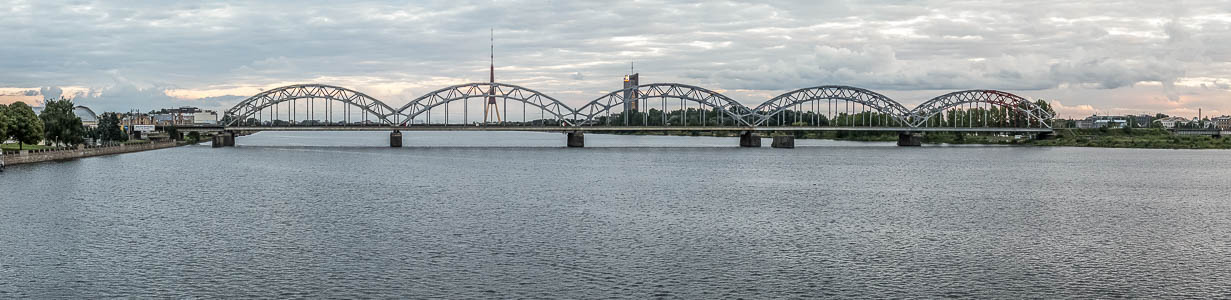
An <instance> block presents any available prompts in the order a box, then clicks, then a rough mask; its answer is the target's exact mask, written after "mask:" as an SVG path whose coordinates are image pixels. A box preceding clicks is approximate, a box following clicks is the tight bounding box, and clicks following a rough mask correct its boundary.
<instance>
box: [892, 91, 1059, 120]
mask: <svg viewBox="0 0 1231 300" xmlns="http://www.w3.org/2000/svg"><path fill="white" fill-rule="evenodd" d="M972 103H973V104H978V103H986V104H989V105H993V106H998V107H1002V108H1011V109H1013V110H1014V111H1016V112H1018V113H1021V114H1022V115H1023V116H1025V117H1026V120H1027V121H1029V122H1030V123H1036V124H1038V125H1039V126H1041V127H1046V128H1051V124H1049V123H1048V121H1051V120H1052V118H1054V117H1055V116H1053V115H1052V114H1051V113H1048V112H1047V111H1045V110H1044V109H1043V108H1042V107H1039V106H1038V105H1036V104H1035V103H1034V102H1030V100H1027V99H1026V98H1022V97H1021V96H1018V95H1014V94H1012V93H1009V92H1003V91H997V90H965V91H957V92H952V93H948V94H944V95H941V96H938V97H936V98H932V99H931V100H928V101H926V102H923V103H922V104H919V106H916V107H915V109H913V110H911V111H910V114H909V118H910V119H911V123H910V125H911V127H921V126H924V124H925V123H926V122H927V121H928V119H930V118H932V117H933V116H936V115H937V114H941V113H944V112H945V111H947V110H949V109H950V108H956V107H962V105H966V104H972Z"/></svg>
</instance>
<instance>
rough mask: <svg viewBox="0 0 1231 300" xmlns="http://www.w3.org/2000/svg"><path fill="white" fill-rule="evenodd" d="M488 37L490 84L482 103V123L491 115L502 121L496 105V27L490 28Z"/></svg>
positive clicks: (488, 120)
mask: <svg viewBox="0 0 1231 300" xmlns="http://www.w3.org/2000/svg"><path fill="white" fill-rule="evenodd" d="M489 37H490V42H491V49H490V52H488V53H489V54H491V57H490V59H491V60H490V62H491V64H490V65H489V68H488V75H489V76H490V77H489V78H488V82H490V83H491V84H492V85H491V86H489V87H488V89H487V104H484V105H483V123H487V122H490V117H491V116H492V115H495V116H496V121H497V122H501V123H503V122H504V119H503V118H501V117H500V110H499V107H497V106H496V29H494V28H493V29H492V31H491V35H490V36H489Z"/></svg>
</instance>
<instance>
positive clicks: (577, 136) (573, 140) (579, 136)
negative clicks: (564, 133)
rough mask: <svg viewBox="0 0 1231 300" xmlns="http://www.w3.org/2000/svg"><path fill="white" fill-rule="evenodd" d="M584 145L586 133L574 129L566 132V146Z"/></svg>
mask: <svg viewBox="0 0 1231 300" xmlns="http://www.w3.org/2000/svg"><path fill="white" fill-rule="evenodd" d="M585 146H586V135H585V134H583V133H581V132H576V131H574V132H569V133H568V147H569V148H581V147H585Z"/></svg>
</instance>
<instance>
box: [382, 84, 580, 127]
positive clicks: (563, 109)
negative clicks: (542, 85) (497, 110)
mask: <svg viewBox="0 0 1231 300" xmlns="http://www.w3.org/2000/svg"><path fill="white" fill-rule="evenodd" d="M487 97H495V98H501V99H507V100H514V101H520V102H522V103H525V104H529V105H532V106H535V107H538V108H539V109H541V110H543V111H544V112H547V113H550V114H551V115H552V116H554V117H556V118H558V119H560V120H563V121H564V122H566V123H568V124H569V125H572V124H573V122H572V120H570V119H569V117H571V116H573V109H572V108H569V107H568V105H565V104H564V103H563V102H560V100H556V98H552V97H551V96H548V95H547V94H543V93H540V92H538V91H535V90H532V89H528V88H524V87H521V86H516V85H511V84H503V83H489V82H476V83H466V84H459V85H454V86H450V87H446V88H442V89H439V90H435V91H432V92H431V93H427V94H426V95H423V96H419V97H418V98H415V99H414V100H411V101H410V102H409V103H406V105H403V106H402V107H401V108H399V109H398V110H397V113H398V114H400V115H401V116H402V117H403V122H402V124H401V125H402V126H407V125H409V124H411V120H413V119H414V118H416V117H418V116H419V115H421V114H423V113H426V112H428V111H430V110H431V109H432V108H435V107H437V106H440V105H445V104H448V103H449V102H453V101H459V100H461V101H465V100H467V99H471V98H487Z"/></svg>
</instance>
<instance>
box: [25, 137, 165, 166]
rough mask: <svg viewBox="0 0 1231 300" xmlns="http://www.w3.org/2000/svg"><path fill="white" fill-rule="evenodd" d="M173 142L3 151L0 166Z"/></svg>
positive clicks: (142, 147)
mask: <svg viewBox="0 0 1231 300" xmlns="http://www.w3.org/2000/svg"><path fill="white" fill-rule="evenodd" d="M176 145H177V143H176V142H175V141H166V142H151V143H144V144H118V145H104V146H86V145H78V146H77V148H68V149H44V150H20V151H4V154H3V156H0V161H3V163H0V165H9V166H11V165H19V164H29V163H37V162H44V161H53V160H65V159H75V158H83V157H91V156H100V155H111V154H120V153H129V152H138V151H147V150H154V149H163V148H170V147H175V146H176Z"/></svg>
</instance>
